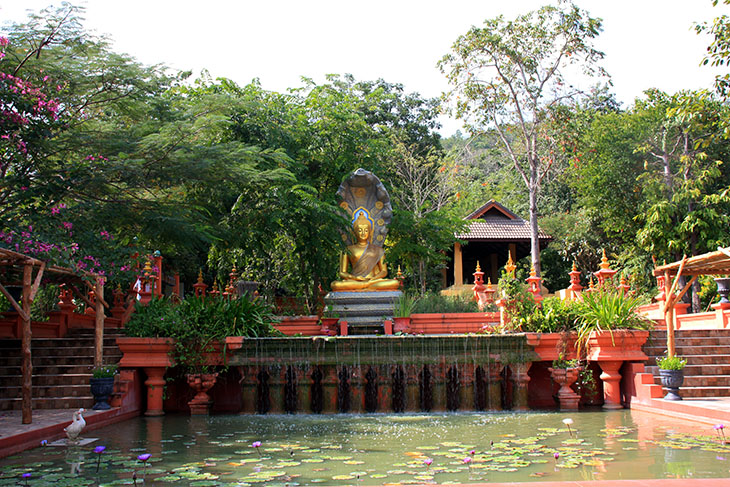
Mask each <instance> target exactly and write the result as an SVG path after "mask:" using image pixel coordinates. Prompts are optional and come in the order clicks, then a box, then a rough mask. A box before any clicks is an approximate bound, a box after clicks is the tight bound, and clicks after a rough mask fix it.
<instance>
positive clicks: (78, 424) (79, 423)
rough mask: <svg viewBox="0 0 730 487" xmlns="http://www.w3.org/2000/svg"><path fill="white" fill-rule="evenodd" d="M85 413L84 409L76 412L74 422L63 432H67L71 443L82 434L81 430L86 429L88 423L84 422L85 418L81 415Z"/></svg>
mask: <svg viewBox="0 0 730 487" xmlns="http://www.w3.org/2000/svg"><path fill="white" fill-rule="evenodd" d="M83 412H84V408H81V409H79V410H78V411H75V412H74V415H73V421H72V422H71V424H70V425H68V426H66V427H65V428H64V429H63V431H65V432H66V436H67V437H68V439H69V441H71V442H75V441H76V440H77V439H78V437H79V435H80V434H81V430H83V429H84V428H86V421H84V417H83V416H82V415H81V414H82V413H83Z"/></svg>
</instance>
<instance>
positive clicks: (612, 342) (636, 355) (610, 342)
mask: <svg viewBox="0 0 730 487" xmlns="http://www.w3.org/2000/svg"><path fill="white" fill-rule="evenodd" d="M647 338H649V332H648V331H646V330H613V332H611V333H609V332H607V331H602V332H595V331H594V332H592V333H591V334H590V337H589V338H588V360H595V361H601V360H623V361H630V362H643V361H644V360H647V358H648V357H647V356H646V354H645V353H644V351H643V350H642V349H641V347H643V346H644V343H645V342H646V339H647Z"/></svg>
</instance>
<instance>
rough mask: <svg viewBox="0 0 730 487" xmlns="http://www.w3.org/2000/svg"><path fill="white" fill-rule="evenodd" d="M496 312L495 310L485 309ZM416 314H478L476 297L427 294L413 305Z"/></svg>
mask: <svg viewBox="0 0 730 487" xmlns="http://www.w3.org/2000/svg"><path fill="white" fill-rule="evenodd" d="M485 311H495V309H493V308H492V309H485ZM413 312H414V313H477V312H479V307H478V306H477V302H476V300H474V296H472V295H469V296H444V295H442V294H440V293H427V294H424V295H423V296H420V297H419V298H418V300H417V301H416V303H415V304H414V305H413Z"/></svg>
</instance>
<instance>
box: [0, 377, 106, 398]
mask: <svg viewBox="0 0 730 487" xmlns="http://www.w3.org/2000/svg"><path fill="white" fill-rule="evenodd" d="M32 389H33V391H32V395H33V397H48V398H55V397H87V396H90V395H91V389H90V386H89V378H88V377H86V382H85V383H83V384H64V385H36V384H33V388H32ZM21 395H22V392H21V387H20V386H19V385H18V386H0V397H2V398H18V397H21Z"/></svg>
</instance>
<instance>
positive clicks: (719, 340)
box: [644, 336, 730, 348]
mask: <svg viewBox="0 0 730 487" xmlns="http://www.w3.org/2000/svg"><path fill="white" fill-rule="evenodd" d="M674 345H675V346H683V345H725V346H730V336H715V337H681V338H677V339H675V340H674ZM644 346H645V347H650V348H660V347H664V348H667V341H666V340H647V341H646V345H644Z"/></svg>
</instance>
